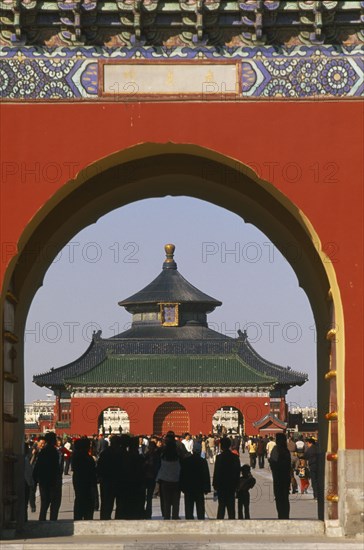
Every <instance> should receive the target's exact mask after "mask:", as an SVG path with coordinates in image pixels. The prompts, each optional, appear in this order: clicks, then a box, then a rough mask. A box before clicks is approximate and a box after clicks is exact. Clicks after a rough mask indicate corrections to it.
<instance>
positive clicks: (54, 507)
mask: <svg viewBox="0 0 364 550" xmlns="http://www.w3.org/2000/svg"><path fill="white" fill-rule="evenodd" d="M240 453H247V454H248V455H249V464H243V466H241V461H240V458H241V454H240ZM209 463H210V464H211V465H213V475H212V484H211V479H210V470H209ZM266 466H268V467H269V468H270V470H271V474H272V478H273V491H274V497H275V504H276V508H277V514H278V518H279V519H288V518H289V511H290V510H289V493H290V492H292V493H298V492H300V493H301V494H305V493H307V489H308V486H309V484H310V482H311V485H312V489H313V497H314V499H317V449H316V441H315V440H314V439H313V438H308V439H307V440H306V441H304V440H303V437H302V436H301V437H299V438H298V440H296V441H295V440H294V439H293V437H292V436H288V437H287V436H286V435H285V434H283V433H278V434H276V437H275V438H273V437H264V438H263V437H247V436H244V437H240V436H238V435H223V436H222V437H219V436H214V435H213V434H209V435H208V436H205V435H202V434H200V435H198V436H195V437H192V436H191V435H190V434H188V433H187V434H185V435H184V437H178V436H176V435H175V434H174V432H168V433H167V434H166V435H165V436H164V437H163V438H162V437H157V436H149V437H145V436H137V437H134V436H131V435H129V434H121V435H116V434H110V435H109V436H108V437H106V436H105V434H102V433H101V434H100V435H94V436H93V437H92V438H89V437H81V438H70V437H67V438H65V439H62V438H61V437H57V436H56V435H55V434H54V433H53V432H49V433H46V434H45V435H44V436H41V437H38V438H37V440H36V441H33V440H30V441H27V442H26V443H25V515H26V518H27V510H28V507H29V506H30V508H31V510H32V512H35V511H36V493H37V488H39V494H40V511H39V520H45V519H46V518H47V513H48V510H49V512H50V515H49V517H50V519H51V520H57V518H58V513H59V509H60V505H61V499H62V477H63V475H71V474H70V470H71V471H72V482H73V487H74V492H75V500H74V508H73V517H74V519H75V520H82V519H84V520H90V519H93V517H94V512H95V511H98V510H99V511H100V519H102V520H109V519H111V517H112V513H113V510H115V515H114V517H115V519H150V518H151V517H152V501H153V498H155V497H156V496H159V498H160V507H161V514H162V517H163V518H164V519H166V520H168V519H179V517H180V497H181V492H182V493H183V494H184V506H185V510H184V514H185V518H186V519H194V510H196V515H197V519H201V520H202V519H204V518H205V496H206V495H208V494H209V493H210V492H211V491H213V494H214V498H215V499H216V500H217V501H218V508H217V519H224V517H225V513H226V512H227V515H228V518H229V519H235V508H236V506H235V502H236V501H237V504H238V506H237V509H238V518H239V519H244V518H245V519H250V494H249V491H250V490H251V489H252V488H253V487H254V485H255V483H256V480H255V478H254V477H253V475H252V471H253V470H254V469H255V468H260V469H262V468H265V467H266ZM211 468H212V466H211ZM297 479H298V482H299V486H298V483H297Z"/></svg>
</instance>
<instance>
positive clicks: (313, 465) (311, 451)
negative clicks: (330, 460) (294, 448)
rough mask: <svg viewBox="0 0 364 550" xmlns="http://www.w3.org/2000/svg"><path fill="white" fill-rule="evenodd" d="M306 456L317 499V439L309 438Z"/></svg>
mask: <svg viewBox="0 0 364 550" xmlns="http://www.w3.org/2000/svg"><path fill="white" fill-rule="evenodd" d="M304 458H305V460H306V461H307V464H308V468H309V470H310V478H311V485H312V489H313V498H314V499H315V500H316V499H317V492H318V487H317V485H318V479H317V473H318V459H317V447H316V441H315V440H314V439H313V438H312V437H311V438H309V439H307V450H306V452H305V454H304Z"/></svg>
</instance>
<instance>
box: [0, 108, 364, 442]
mask: <svg viewBox="0 0 364 550" xmlns="http://www.w3.org/2000/svg"><path fill="white" fill-rule="evenodd" d="M0 108H1V141H0V143H1V178H2V184H1V195H2V197H1V198H2V216H1V238H2V276H3V274H4V272H5V269H6V266H7V265H8V264H9V262H10V260H11V258H12V257H13V256H14V255H15V253H16V243H17V241H18V239H19V237H20V235H21V234H22V232H23V231H24V228H25V227H26V225H27V223H28V222H29V221H30V220H31V219H32V218H33V216H34V215H35V213H36V212H37V211H38V210H39V209H40V208H41V207H42V206H43V205H44V204H45V203H46V202H47V200H48V199H49V198H50V197H52V196H53V194H54V193H55V192H56V191H57V189H59V188H60V187H62V185H64V183H66V182H67V181H68V180H69V179H70V178H71V177H72V176H74V175H75V173H77V172H78V171H79V170H81V169H82V168H84V167H86V166H87V165H89V164H91V163H93V162H95V161H96V160H98V159H100V158H102V157H105V156H108V155H110V154H112V153H115V152H117V151H120V150H123V149H124V148H126V147H130V146H133V145H135V144H138V143H142V142H156V143H166V142H173V143H181V144H183V143H192V144H196V145H200V146H202V147H207V148H211V149H213V150H215V151H217V152H219V153H221V154H224V155H227V156H229V157H232V158H236V159H237V160H239V161H241V162H243V163H245V164H247V165H249V166H251V167H252V168H253V169H255V170H256V171H257V172H258V175H259V176H260V177H262V178H263V179H266V180H268V181H270V182H272V183H274V185H275V186H276V187H277V188H278V189H280V190H281V191H282V192H283V193H284V194H285V195H286V196H287V197H288V198H289V199H290V200H291V201H292V202H293V203H294V204H296V205H297V207H298V208H299V209H301V210H302V211H303V212H304V214H305V215H306V216H307V218H308V219H309V220H310V222H311V223H312V225H313V227H314V229H315V231H316V232H317V234H318V236H319V238H320V240H321V243H322V246H323V249H324V250H325V249H326V250H327V252H328V253H330V251H331V253H332V254H333V255H334V257H333V261H334V262H335V263H334V268H335V271H336V275H337V280H338V285H339V288H340V291H341V298H342V303H343V310H344V317H345V326H346V333H345V339H346V349H345V358H346V359H345V385H346V386H345V395H346V399H345V423H346V425H347V430H346V447H347V448H349V449H350V448H353V449H357V448H363V433H362V419H363V418H364V405H363V399H362V389H363V387H364V380H363V370H364V369H363V364H364V361H363V346H362V342H361V338H360V336H359V337H358V335H360V334H363V332H364V331H363V314H362V311H363V308H362V304H363V300H362V290H363V276H362V271H361V266H362V259H363V233H362V230H361V229H362V228H360V227H358V220H361V219H362V207H363V200H362V183H363V182H362V161H363V149H364V148H363V108H362V104H360V102H358V101H337V102H336V101H322V102H321V101H316V102H310V101H307V102H305V101H299V102H290V101H285V102H277V101H267V102H259V101H258V102H255V103H253V102H252V103H250V102H246V103H245V102H244V103H243V102H239V103H233V102H226V103H223V102H221V103H197V102H196V103H182V102H181V103H134V104H122V103H108V104H105V103H103V104H82V105H80V104H72V103H68V104H61V103H53V104H33V105H29V104H26V105H20V104H2V105H1V106H0ZM339 330H340V327H339ZM339 335H340V332H339ZM349 428H350V429H349ZM360 430H361V432H360Z"/></svg>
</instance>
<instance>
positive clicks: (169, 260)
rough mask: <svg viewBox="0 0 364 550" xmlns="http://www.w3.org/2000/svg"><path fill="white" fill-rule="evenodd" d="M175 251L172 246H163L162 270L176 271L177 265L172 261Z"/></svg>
mask: <svg viewBox="0 0 364 550" xmlns="http://www.w3.org/2000/svg"><path fill="white" fill-rule="evenodd" d="M175 249H176V247H175V246H174V244H166V245H165V246H164V250H165V251H166V259H165V260H164V264H163V268H164V269H168V268H169V269H177V264H176V262H175V261H174V259H173V255H174V251H175Z"/></svg>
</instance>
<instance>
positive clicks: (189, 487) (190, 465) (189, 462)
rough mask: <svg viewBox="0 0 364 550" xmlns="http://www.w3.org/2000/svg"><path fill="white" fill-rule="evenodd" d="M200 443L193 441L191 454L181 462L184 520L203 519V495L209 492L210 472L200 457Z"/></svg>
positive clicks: (203, 459)
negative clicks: (195, 517)
mask: <svg viewBox="0 0 364 550" xmlns="http://www.w3.org/2000/svg"><path fill="white" fill-rule="evenodd" d="M201 448H202V446H201V443H200V442H199V441H195V442H194V444H193V453H192V455H190V456H187V457H186V458H184V459H183V460H182V462H181V473H180V486H181V490H182V492H183V493H184V495H185V518H186V519H194V516H193V509H194V506H195V504H196V513H197V519H205V495H207V494H208V493H209V492H210V491H211V483H210V472H209V467H208V465H207V461H206V459H205V458H202V457H201Z"/></svg>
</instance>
